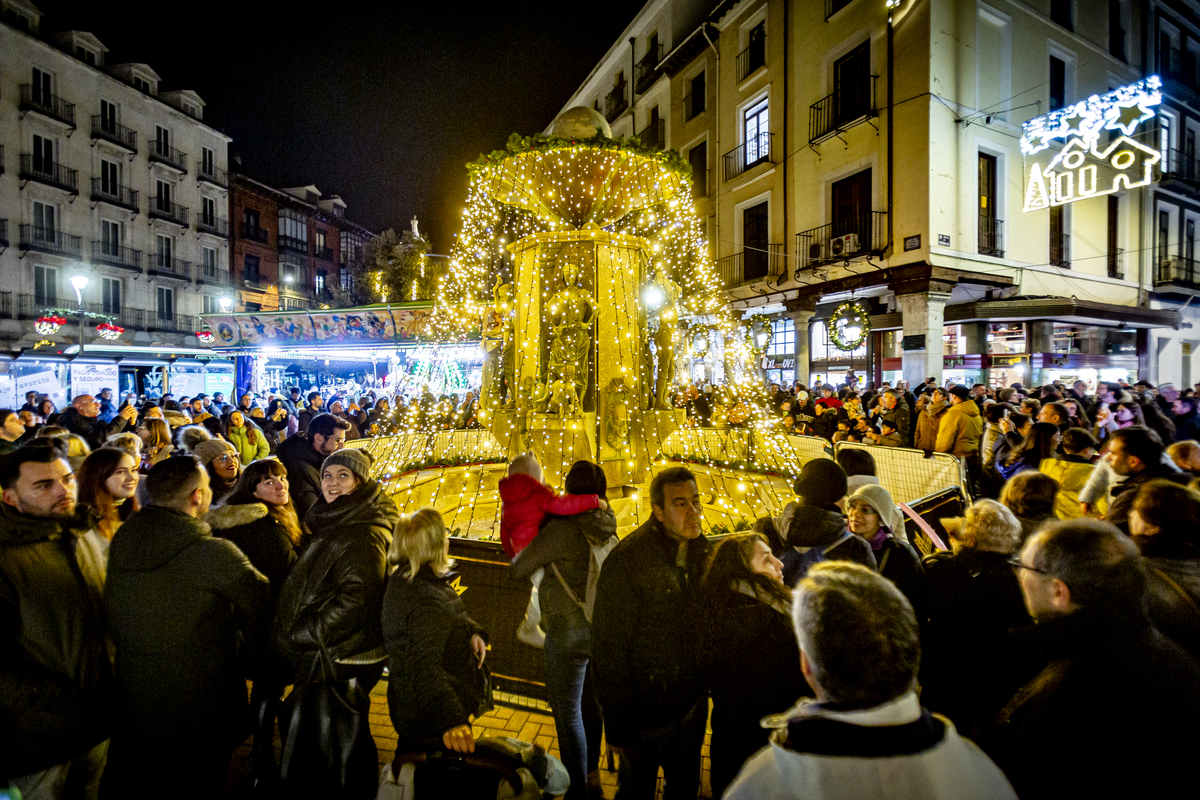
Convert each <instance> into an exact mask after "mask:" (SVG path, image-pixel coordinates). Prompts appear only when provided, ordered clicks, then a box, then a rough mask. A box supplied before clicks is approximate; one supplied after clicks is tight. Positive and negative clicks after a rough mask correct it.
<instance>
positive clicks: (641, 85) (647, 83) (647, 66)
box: [633, 44, 663, 92]
mask: <svg viewBox="0 0 1200 800" xmlns="http://www.w3.org/2000/svg"><path fill="white" fill-rule="evenodd" d="M662 56H663V46H662V45H661V44H656V45H654V46H653V47H651V48H650V49H649V50H647V51H646V55H644V56H642V60H641V61H639V62H637V69H636V70H635V71H634V84H633V85H634V86H636V87H637V90H638V92H644V91H646V90H647V89H649V88H650V87H651V86H653V85H654V81H655V79H656V78H657V77H658V65H659V62H661V61H662Z"/></svg>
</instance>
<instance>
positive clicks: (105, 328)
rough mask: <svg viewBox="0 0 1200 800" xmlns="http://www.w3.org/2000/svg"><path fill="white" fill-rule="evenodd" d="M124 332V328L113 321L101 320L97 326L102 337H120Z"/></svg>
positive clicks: (97, 330) (97, 331)
mask: <svg viewBox="0 0 1200 800" xmlns="http://www.w3.org/2000/svg"><path fill="white" fill-rule="evenodd" d="M124 332H125V329H124V328H122V327H121V326H120V325H114V324H113V323H111V322H101V323H100V324H99V325H97V326H96V333H98V334H100V338H102V339H119V338H121V334H122V333H124Z"/></svg>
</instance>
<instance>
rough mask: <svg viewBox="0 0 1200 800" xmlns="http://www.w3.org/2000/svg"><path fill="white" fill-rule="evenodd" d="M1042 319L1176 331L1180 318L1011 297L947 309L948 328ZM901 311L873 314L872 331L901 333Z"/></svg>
mask: <svg viewBox="0 0 1200 800" xmlns="http://www.w3.org/2000/svg"><path fill="white" fill-rule="evenodd" d="M1034 319H1044V320H1050V321H1053V322H1058V323H1062V324H1065V325H1096V326H1098V327H1104V328H1117V327H1125V328H1178V327H1179V326H1180V323H1181V321H1182V316H1181V314H1180V313H1179V312H1178V311H1174V310H1171V309H1165V308H1139V307H1138V306H1120V305H1115V304H1113V303H1097V302H1095V301H1092V300H1076V299H1074V298H1070V297H1035V298H1013V299H1011V300H983V301H980V302H978V303H962V304H960V305H955V306H946V317H945V321H946V324H947V325H956V324H958V323H962V322H1024V321H1028V320H1034ZM902 328H903V323H902V321H901V318H900V312H898V311H897V312H894V313H891V314H875V315H873V316H872V317H871V330H876V331H886V330H900V329H902Z"/></svg>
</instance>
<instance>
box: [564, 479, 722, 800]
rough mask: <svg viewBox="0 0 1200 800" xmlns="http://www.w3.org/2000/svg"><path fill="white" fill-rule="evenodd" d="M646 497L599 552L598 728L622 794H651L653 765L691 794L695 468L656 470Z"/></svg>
mask: <svg viewBox="0 0 1200 800" xmlns="http://www.w3.org/2000/svg"><path fill="white" fill-rule="evenodd" d="M650 505H651V508H652V510H653V512H654V516H653V518H652V519H650V520H649V521H648V522H647V523H646V524H645V525H642V526H641V527H640V528H638V529H637V530H636V531H634V532H633V533H631V534H629V536H627V537H626V538H625V539H624V540H623V541H622V542H621V543H620V544H619V545H617V546H616V548H614V549H613V551H612V553H611V554H610V555H609V556H608V558H607V560H605V562H604V568H603V570H601V572H600V582H599V586H598V587H597V590H596V607H595V615H594V617H593V620H592V659H593V665H594V667H595V676H596V694H597V696H598V698H599V700H600V707H601V709H602V711H603V714H604V728H605V736H606V738H607V739H608V744H609V746H610V747H612V748H613V750H614V751H616V753H617V754H618V756H619V757H620V769H619V772H618V782H619V785H620V794H621V797H622V798H631V799H632V800H640V798H653V797H654V794H655V787H656V784H657V780H658V770H659V767H662V769H663V773H664V774H665V776H666V781H667V785H668V787H669V788H668V789H667V796H668V797H680V798H682V797H695V796H696V793H697V791H698V789H699V783H700V747H701V745H702V743H703V741H704V728H705V723H706V722H707V716H708V702H707V700H706V699H705V698H704V683H703V676H702V674H701V671H700V670H699V669H698V668H697V667H696V652H695V642H694V641H693V634H692V631H693V627H694V626H693V625H692V620H691V612H692V606H693V602H694V595H695V591H696V587H697V585H698V584H699V583H700V577H701V572H702V570H703V567H704V562H705V557H706V555H707V553H708V540H707V539H705V537H704V535H703V534H702V533H701V532H700V522H701V520H702V518H703V516H702V515H703V512H702V509H701V506H700V493H699V489H698V488H697V486H696V479H695V476H694V475H692V473H691V471H690V470H688V469H686V468H685V467H672V468H669V469H665V470H663V471H662V472H660V473H659V474H658V475H656V476H655V477H654V480H653V481H652V482H651V484H650ZM547 580H550V578H547Z"/></svg>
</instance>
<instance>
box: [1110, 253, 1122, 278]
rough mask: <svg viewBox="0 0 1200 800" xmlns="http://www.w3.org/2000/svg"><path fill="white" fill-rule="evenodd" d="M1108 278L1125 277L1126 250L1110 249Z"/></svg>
mask: <svg viewBox="0 0 1200 800" xmlns="http://www.w3.org/2000/svg"><path fill="white" fill-rule="evenodd" d="M1108 277H1110V278H1124V277H1125V248H1124V247H1117V248H1110V249H1109V251H1108Z"/></svg>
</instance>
